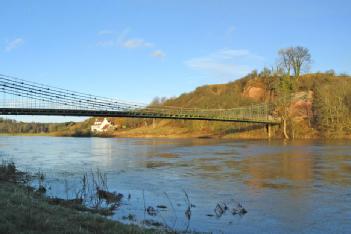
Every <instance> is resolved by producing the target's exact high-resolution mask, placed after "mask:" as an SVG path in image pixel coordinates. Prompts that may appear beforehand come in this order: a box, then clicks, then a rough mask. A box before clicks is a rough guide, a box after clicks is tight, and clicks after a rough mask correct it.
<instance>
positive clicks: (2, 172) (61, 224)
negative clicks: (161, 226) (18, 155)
mask: <svg viewBox="0 0 351 234" xmlns="http://www.w3.org/2000/svg"><path fill="white" fill-rule="evenodd" d="M25 175H26V174H24V173H21V172H19V171H17V170H16V168H15V167H14V165H13V164H2V165H1V166H0V221H1V222H0V233H154V232H155V231H153V230H147V229H142V228H140V227H138V226H135V225H126V224H122V223H119V222H116V221H112V220H109V219H107V218H105V217H102V216H100V215H97V214H91V213H89V212H79V211H77V210H74V209H70V208H66V207H62V206H59V205H51V204H49V202H48V200H47V199H46V197H45V196H42V195H40V194H38V191H35V190H34V189H33V188H31V187H28V186H26V185H25V183H23V181H24V180H25V179H23V178H24V176H25Z"/></svg>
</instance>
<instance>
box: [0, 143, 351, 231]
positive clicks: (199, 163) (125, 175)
mask: <svg viewBox="0 0 351 234" xmlns="http://www.w3.org/2000/svg"><path fill="white" fill-rule="evenodd" d="M0 158H3V159H7V160H9V159H10V160H12V161H14V162H15V163H16V165H17V166H18V167H19V168H20V169H22V170H27V171H32V172H33V171H38V170H40V171H42V172H44V173H45V174H46V178H47V179H46V182H45V183H46V186H47V187H48V188H49V190H48V195H50V196H59V197H63V198H66V197H74V196H75V192H76V190H77V187H78V186H79V181H80V178H81V177H82V176H83V174H84V173H86V172H91V171H96V170H99V171H100V172H101V173H104V174H106V177H107V183H108V188H109V190H111V191H117V192H119V193H122V194H124V195H125V196H124V199H123V203H122V205H121V207H120V208H119V209H118V210H117V211H116V213H115V215H114V216H113V217H111V218H112V219H116V220H120V221H122V222H127V223H136V224H140V223H141V222H142V221H143V220H155V221H159V222H161V223H163V224H166V225H168V226H170V227H174V228H175V229H177V230H194V231H200V232H213V233H349V232H350V230H351V142H350V141H334V142H322V141H293V142H285V143H284V142H282V141H264V140H262V141H237V140H216V139H180V140H178V139H177V140H174V139H121V138H68V137H67V138H60V137H24V136H23V137H7V136H6V137H0ZM184 191H185V192H186V193H187V194H188V196H189V200H190V202H191V204H194V206H193V207H191V216H190V219H188V218H187V217H186V215H185V210H186V209H187V206H188V205H187V199H186V196H185V193H184ZM128 194H130V195H131V197H130V199H128V198H127V195H128ZM221 201H223V202H226V203H228V204H229V205H228V206H230V205H231V204H237V203H240V204H241V205H242V206H243V207H244V208H245V209H246V210H247V211H248V213H246V214H244V215H233V214H232V213H231V212H230V210H229V211H226V212H225V213H223V214H222V215H215V211H214V210H215V207H216V205H217V203H219V202H221ZM229 201H231V202H229ZM234 201H235V202H234ZM157 205H165V206H167V208H166V209H159V212H158V214H157V215H156V216H150V215H148V214H147V213H145V212H144V207H148V206H152V207H155V208H156V207H157ZM233 206H234V205H233ZM128 215H132V216H134V218H133V219H132V220H126V219H123V217H125V216H128Z"/></svg>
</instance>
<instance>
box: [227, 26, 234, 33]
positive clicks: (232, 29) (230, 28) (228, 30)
mask: <svg viewBox="0 0 351 234" xmlns="http://www.w3.org/2000/svg"><path fill="white" fill-rule="evenodd" d="M234 31H235V27H234V26H229V27H228V29H227V34H232V33H233V32H234Z"/></svg>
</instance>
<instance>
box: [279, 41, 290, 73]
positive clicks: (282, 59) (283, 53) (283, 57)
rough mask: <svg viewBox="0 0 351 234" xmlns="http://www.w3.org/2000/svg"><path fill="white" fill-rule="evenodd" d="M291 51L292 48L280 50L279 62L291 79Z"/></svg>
mask: <svg viewBox="0 0 351 234" xmlns="http://www.w3.org/2000/svg"><path fill="white" fill-rule="evenodd" d="M291 50H292V48H291V47H290V48H285V49H280V50H279V51H278V55H279V61H278V66H279V67H280V68H281V69H283V70H284V71H285V72H286V74H287V75H288V76H289V77H290V71H291V67H292V64H291V60H292V59H291V54H292V53H291Z"/></svg>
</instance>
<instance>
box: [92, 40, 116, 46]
mask: <svg viewBox="0 0 351 234" xmlns="http://www.w3.org/2000/svg"><path fill="white" fill-rule="evenodd" d="M96 44H97V45H98V46H101V47H112V46H115V44H116V43H115V42H114V41H113V40H102V41H98V42H97V43H96Z"/></svg>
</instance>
